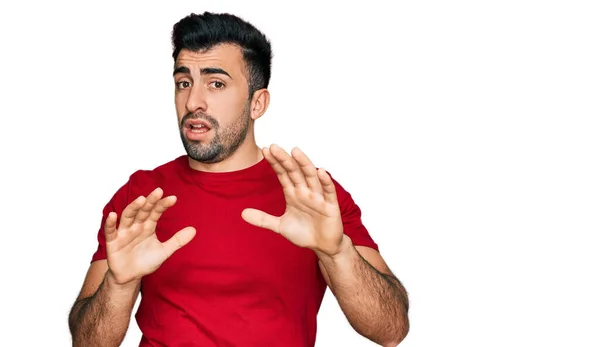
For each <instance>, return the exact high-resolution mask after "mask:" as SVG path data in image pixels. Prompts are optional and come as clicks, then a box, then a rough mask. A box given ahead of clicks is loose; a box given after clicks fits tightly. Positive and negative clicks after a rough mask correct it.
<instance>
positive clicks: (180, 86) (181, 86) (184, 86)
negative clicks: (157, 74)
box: [175, 81, 192, 89]
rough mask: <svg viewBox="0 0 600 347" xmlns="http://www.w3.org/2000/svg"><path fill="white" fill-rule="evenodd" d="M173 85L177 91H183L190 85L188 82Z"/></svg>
mask: <svg viewBox="0 0 600 347" xmlns="http://www.w3.org/2000/svg"><path fill="white" fill-rule="evenodd" d="M175 85H176V86H177V89H185V88H189V87H190V86H191V85H192V84H191V83H190V82H189V81H180V82H177V83H175Z"/></svg>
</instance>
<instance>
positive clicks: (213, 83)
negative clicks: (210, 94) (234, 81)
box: [210, 81, 225, 89]
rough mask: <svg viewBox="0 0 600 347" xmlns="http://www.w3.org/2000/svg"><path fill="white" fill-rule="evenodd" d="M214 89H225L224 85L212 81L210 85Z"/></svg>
mask: <svg viewBox="0 0 600 347" xmlns="http://www.w3.org/2000/svg"><path fill="white" fill-rule="evenodd" d="M210 84H211V85H212V86H213V87H214V88H215V89H223V88H224V87H225V83H223V82H221V81H212V82H211V83H210Z"/></svg>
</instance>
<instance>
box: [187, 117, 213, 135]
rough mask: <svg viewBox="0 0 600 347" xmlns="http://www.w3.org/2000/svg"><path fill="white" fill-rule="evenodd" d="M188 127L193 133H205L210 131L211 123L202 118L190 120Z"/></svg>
mask: <svg viewBox="0 0 600 347" xmlns="http://www.w3.org/2000/svg"><path fill="white" fill-rule="evenodd" d="M186 128H187V129H188V131H189V132H190V133H192V134H204V133H206V132H208V131H210V129H211V128H210V125H209V124H208V123H206V122H205V121H202V120H190V121H189V122H187V124H186Z"/></svg>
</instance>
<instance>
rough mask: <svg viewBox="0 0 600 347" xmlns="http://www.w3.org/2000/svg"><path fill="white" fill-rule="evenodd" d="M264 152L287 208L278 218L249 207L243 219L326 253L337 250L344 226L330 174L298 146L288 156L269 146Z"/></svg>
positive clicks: (280, 150)
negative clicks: (279, 184)
mask: <svg viewBox="0 0 600 347" xmlns="http://www.w3.org/2000/svg"><path fill="white" fill-rule="evenodd" d="M263 155H264V156H265V159H266V160H267V161H268V162H269V163H270V164H271V166H272V167H273V169H274V170H275V172H276V173H277V177H278V178H279V182H280V183H281V185H282V187H283V192H284V196H285V201H286V209H285V212H284V214H283V215H282V216H279V217H277V216H273V215H270V214H267V213H265V212H263V211H259V210H256V209H252V208H248V209H245V210H244V211H243V212H242V217H243V218H244V220H246V221H247V222H248V223H250V224H252V225H255V226H258V227H261V228H266V229H270V230H272V231H274V232H277V233H279V234H281V235H282V236H284V237H285V238H286V239H288V240H289V241H291V242H293V243H294V244H296V245H298V246H300V247H306V248H310V249H313V250H315V251H318V252H322V253H325V254H327V255H335V254H336V253H338V252H339V250H340V247H341V243H342V238H343V225H342V219H341V214H340V209H339V205H338V201H337V195H336V192H335V185H334V184H333V181H332V180H331V177H330V176H329V175H328V174H327V172H325V170H323V169H317V168H316V167H315V166H314V165H313V163H312V162H311V161H310V159H309V158H308V157H307V156H306V154H304V153H303V152H302V151H301V150H299V149H297V148H294V149H293V150H292V152H291V155H289V154H288V153H286V152H285V151H284V150H283V149H281V148H280V147H278V146H276V145H271V147H269V148H264V149H263Z"/></svg>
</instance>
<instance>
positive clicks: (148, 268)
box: [104, 188, 196, 285]
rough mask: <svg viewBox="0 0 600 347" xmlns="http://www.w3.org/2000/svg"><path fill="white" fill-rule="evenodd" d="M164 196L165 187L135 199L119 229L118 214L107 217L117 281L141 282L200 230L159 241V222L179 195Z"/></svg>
mask: <svg viewBox="0 0 600 347" xmlns="http://www.w3.org/2000/svg"><path fill="white" fill-rule="evenodd" d="M162 195H163V191H162V189H160V188H156V189H155V190H154V191H153V192H152V193H150V194H149V195H148V196H147V197H143V196H140V197H138V198H137V199H135V200H134V201H133V202H131V203H130V204H129V205H127V207H126V208H125V209H124V210H123V213H122V215H121V220H120V222H119V227H118V228H117V227H116V225H117V214H116V213H114V212H111V213H110V214H109V215H108V217H107V218H106V223H105V225H104V233H105V236H106V253H107V262H108V269H109V274H110V275H111V276H112V277H113V281H114V283H115V284H118V285H126V284H130V283H137V281H139V280H140V279H141V278H142V277H143V276H145V275H148V274H151V273H152V272H154V271H156V269H158V268H159V267H160V265H161V264H162V263H163V262H164V261H165V260H167V258H169V257H170V256H171V255H172V254H173V253H174V252H175V251H176V250H178V249H179V248H181V247H183V246H184V245H186V244H187V243H188V242H190V241H191V240H192V238H193V237H194V236H195V235H196V229H194V228H193V227H186V228H183V229H181V230H179V231H178V232H177V233H176V234H175V235H173V236H172V237H171V238H170V239H169V240H167V241H165V242H164V243H163V242H160V241H159V240H158V238H157V237H156V223H157V222H158V219H159V218H160V216H161V215H162V214H163V212H165V211H166V210H167V209H168V208H169V207H171V206H173V205H174V204H175V201H176V200H177V199H176V197H175V196H168V197H165V198H162V199H161V197H162Z"/></svg>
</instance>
